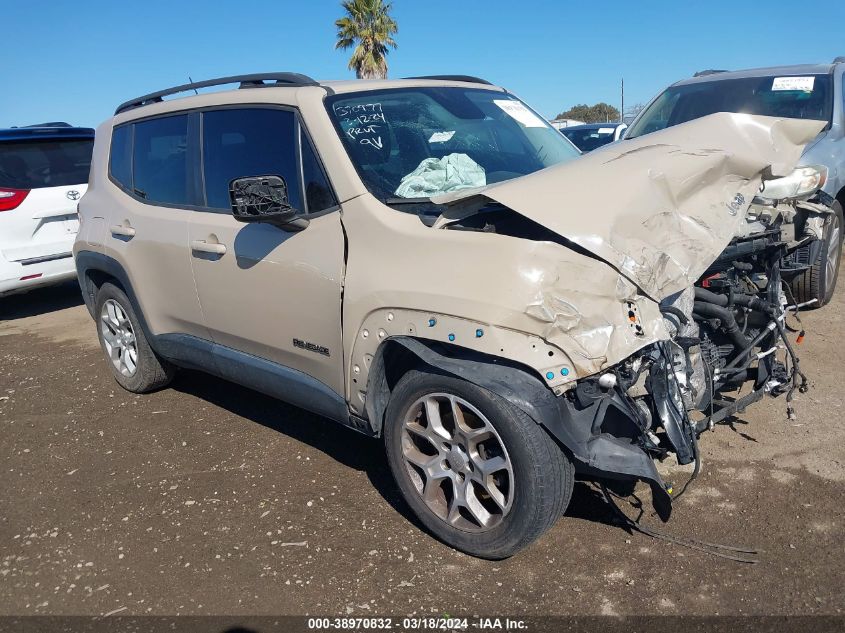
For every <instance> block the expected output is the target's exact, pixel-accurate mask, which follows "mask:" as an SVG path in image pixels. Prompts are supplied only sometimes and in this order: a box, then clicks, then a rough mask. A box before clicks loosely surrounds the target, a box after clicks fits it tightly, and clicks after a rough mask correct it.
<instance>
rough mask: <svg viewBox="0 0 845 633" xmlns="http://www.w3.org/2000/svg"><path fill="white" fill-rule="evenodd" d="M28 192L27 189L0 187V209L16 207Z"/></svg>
mask: <svg viewBox="0 0 845 633" xmlns="http://www.w3.org/2000/svg"><path fill="white" fill-rule="evenodd" d="M28 194H29V189H0V211H11V210H12V209H17V208H18V207H19V206H20V204H21V202H23V200H24V198H26V196H27V195H28Z"/></svg>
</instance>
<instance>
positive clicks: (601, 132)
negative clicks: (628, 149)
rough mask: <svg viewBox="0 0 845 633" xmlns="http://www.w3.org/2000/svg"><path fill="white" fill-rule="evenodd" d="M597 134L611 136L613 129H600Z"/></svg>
mask: <svg viewBox="0 0 845 633" xmlns="http://www.w3.org/2000/svg"><path fill="white" fill-rule="evenodd" d="M599 134H613V128H612V127H600V128H599Z"/></svg>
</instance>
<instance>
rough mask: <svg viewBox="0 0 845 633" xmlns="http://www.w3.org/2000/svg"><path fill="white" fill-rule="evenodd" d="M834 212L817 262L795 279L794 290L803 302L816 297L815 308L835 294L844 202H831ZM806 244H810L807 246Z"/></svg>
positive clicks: (797, 298)
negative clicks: (842, 203)
mask: <svg viewBox="0 0 845 633" xmlns="http://www.w3.org/2000/svg"><path fill="white" fill-rule="evenodd" d="M831 208H832V209H833V213H832V214H831V215H830V218H829V219H828V221H827V222H825V225H824V233H823V237H822V245H821V249H820V251H819V255H818V257H817V258H816V261H815V262H814V263H813V265H812V266H811V267H810V268H809V269H808V270H806V271H805V272H803V273H802V274H801V275H800V276H799V277H796V278H795V279H794V280H793V282H792V292H793V294H794V295H795V300H796V301H798V302H799V303H803V302H805V301H812V300H813V299H816V300H817V301H816V303H815V304H814V305H812V306H809V307H812V308H820V307H822V306H823V305H825V304H827V303H828V302H829V301H830V300H831V299H832V298H833V292H834V290H836V281H837V279H838V277H839V262H840V260H841V259H842V236H843V234H842V224H843V219H842V205H841V204H840V203H839V201H836V202H834V203H833V204H832V205H831ZM805 248H806V247H805Z"/></svg>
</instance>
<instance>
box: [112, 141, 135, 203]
mask: <svg viewBox="0 0 845 633" xmlns="http://www.w3.org/2000/svg"><path fill="white" fill-rule="evenodd" d="M109 173H110V174H111V177H112V179H113V180H115V181H116V182H117V183H118V184H119V185H120V186H121V187H123V188H124V189H127V190H128V191H132V126H131V125H123V126H121V127H116V128H114V131H113V132H112V135H111V154H109Z"/></svg>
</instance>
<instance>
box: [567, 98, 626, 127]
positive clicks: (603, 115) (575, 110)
mask: <svg viewBox="0 0 845 633" xmlns="http://www.w3.org/2000/svg"><path fill="white" fill-rule="evenodd" d="M555 118H556V119H575V120H576V121H584V123H605V122H608V121H618V120H619V110H617V109H616V108H614V107H613V106H612V105H610V104H608V103H604V102H602V103H597V104H595V105H591V106H588V105H587V104H586V103H582V104H579V105H576V106H572V107H571V108H569V110H567V111H566V112H561V113H560V114H558V115H557V116H556V117H555Z"/></svg>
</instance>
